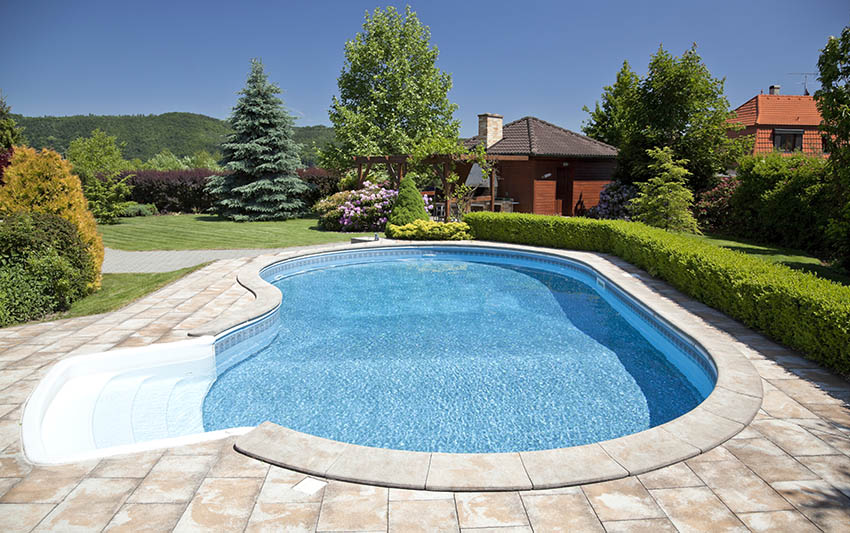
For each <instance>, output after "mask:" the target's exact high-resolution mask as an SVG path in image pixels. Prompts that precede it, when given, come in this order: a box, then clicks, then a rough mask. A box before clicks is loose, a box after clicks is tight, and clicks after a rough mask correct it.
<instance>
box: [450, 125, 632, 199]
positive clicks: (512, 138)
mask: <svg viewBox="0 0 850 533" xmlns="http://www.w3.org/2000/svg"><path fill="white" fill-rule="evenodd" d="M482 142H483V143H484V146H485V148H486V150H487V155H488V156H527V160H521V161H517V160H500V161H498V162H497V164H496V172H497V180H496V196H497V197H499V198H511V199H513V203H514V206H513V210H514V211H520V212H523V213H538V214H544V215H575V214H581V213H583V211H584V210H586V209H589V208H591V207H593V206H595V205H596V204H597V203H598V202H599V193H600V192H601V191H602V189H603V188H604V187H605V185H607V184H608V183H610V181H611V180H612V179H613V176H614V168H615V165H616V163H615V161H616V157H617V149H616V148H614V147H613V146H610V145H607V144H605V143H603V142H599V141H595V140H593V139H591V138H589V137H585V136H584V135H580V134H578V133H575V132H573V131H570V130H567V129H564V128H561V127H558V126H555V125H554V124H550V123H548V122H546V121H544V120H540V119H539V118H535V117H524V118H521V119H519V120H515V121H513V122H509V123H507V124H504V126H503V125H502V115H494V114H490V113H485V114H482V115H478V135H476V136H475V137H472V138H471V139H467V140H466V141H464V143H465V145H466V146H467V147H469V148H471V147H473V146H476V145H478V144H479V143H482Z"/></svg>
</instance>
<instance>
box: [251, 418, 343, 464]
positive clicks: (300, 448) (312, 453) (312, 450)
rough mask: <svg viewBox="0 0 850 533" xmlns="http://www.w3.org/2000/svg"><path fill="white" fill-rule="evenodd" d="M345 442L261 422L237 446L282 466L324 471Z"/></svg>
mask: <svg viewBox="0 0 850 533" xmlns="http://www.w3.org/2000/svg"><path fill="white" fill-rule="evenodd" d="M346 447H348V445H347V444H343V443H341V442H336V441H332V440H329V439H322V438H319V437H314V436H313V435H307V434H306V433H301V432H299V431H293V430H291V429H288V428H284V427H281V426H278V425H277V424H272V423H271V422H264V423H262V424H260V425H259V426H257V427H256V428H254V429H253V430H251V431H250V432H249V433H246V434H245V435H242V436H241V437H239V438H238V439H237V440H236V449H237V450H239V451H240V452H242V453H245V454H247V455H250V456H251V457H257V458H261V459H262V460H264V461H268V462H270V463H272V464H275V465H278V466H282V467H284V468H297V469H298V470H301V471H304V472H307V473H311V474H316V475H324V474H325V472H327V470H328V468H330V467H331V465H333V464H334V462H336V460H337V459H338V458H339V456H340V455H341V454H342V452H343V451H344V450H345V448H346Z"/></svg>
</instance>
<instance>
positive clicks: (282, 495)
mask: <svg viewBox="0 0 850 533" xmlns="http://www.w3.org/2000/svg"><path fill="white" fill-rule="evenodd" d="M306 477H307V475H306V474H302V473H300V472H294V471H292V470H286V469H284V468H278V467H273V468H271V470H269V474H268V476H266V480H265V482H264V483H263V488H262V490H261V491H260V496H259V498H258V501H260V502H263V503H296V502H314V503H318V502H321V501H322V496H323V494H324V489H322V490H318V491H316V492H314V493H312V494H307V493H305V492H301V491H299V490H295V489H293V487H294V486H295V485H296V484H297V483H298V482H300V481H301V480H303V479H304V478H306Z"/></svg>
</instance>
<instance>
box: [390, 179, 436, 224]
mask: <svg viewBox="0 0 850 533" xmlns="http://www.w3.org/2000/svg"><path fill="white" fill-rule="evenodd" d="M414 220H431V217H429V216H428V213H427V212H426V211H425V202H424V200H422V194H421V193H420V192H419V189H417V188H416V182H415V181H414V180H413V177H412V176H411V175H410V174H408V175H406V176H405V177H404V179H402V180H401V185H400V186H399V188H398V197H397V198H396V201H395V205H394V206H393V210H392V212H391V213H390V218H389V223H390V224H395V225H396V226H404V225H405V224H410V223H411V222H413V221H414Z"/></svg>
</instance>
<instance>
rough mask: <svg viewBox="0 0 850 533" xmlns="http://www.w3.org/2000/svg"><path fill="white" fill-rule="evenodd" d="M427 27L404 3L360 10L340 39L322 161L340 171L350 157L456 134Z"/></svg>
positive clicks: (403, 149) (405, 149)
mask: <svg viewBox="0 0 850 533" xmlns="http://www.w3.org/2000/svg"><path fill="white" fill-rule="evenodd" d="M430 40H431V31H430V30H429V29H428V27H427V26H424V25H423V24H422V23H421V22H420V21H419V18H418V17H417V16H416V13H415V12H413V11H412V10H411V9H410V7H409V6H408V7H407V9H406V10H405V12H404V13H399V12H398V11H397V10H396V9H395V8H394V7H388V8H386V10H382V9H380V8H378V9H376V10H375V11H374V12H373V13H371V14H369V13H367V14H366V21H365V22H364V24H363V31H362V32H361V33H358V34H357V35H355V37H354V39H352V40H350V41H348V42H347V43H346V44H345V64H344V66H343V69H342V73H341V74H340V76H339V79H338V86H339V96H338V97H336V96H335V97H334V98H333V102H332V104H331V109H330V113H329V114H330V120H331V122H332V123H333V126H334V134H335V140H334V143H333V144H332V145H331V146H329V147H328V148H326V149H325V150H322V151H321V162H322V166H324V167H326V168H333V169H336V170H337V171H344V170H347V169H349V168H351V166H352V158H353V157H354V156H357V155H387V154H410V153H413V152H414V151H415V150H416V147H417V145H419V144H421V143H422V142H424V141H426V140H428V139H430V138H434V137H441V138H448V139H457V137H458V129H459V123H458V121H457V120H455V119H454V117H453V114H454V111H455V109H456V108H457V106H456V105H454V104H452V103H450V102H449V99H448V92H449V90H450V89H451V87H452V80H451V76H450V75H449V74H446V73H445V72H443V71H441V70H440V69H439V68H438V67H437V65H436V62H437V57H438V55H439V51H438V50H437V47H436V46H432V45H431V44H430Z"/></svg>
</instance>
